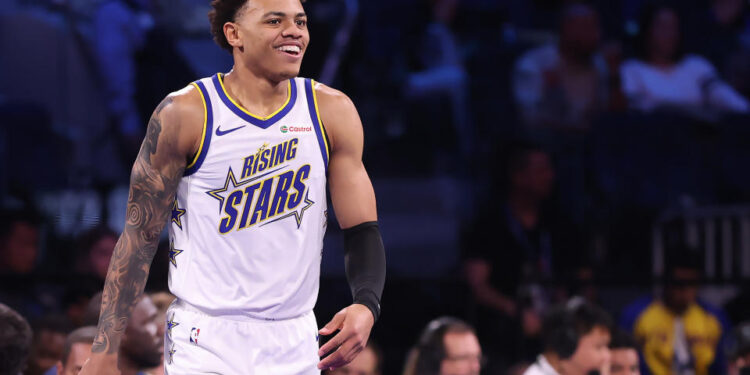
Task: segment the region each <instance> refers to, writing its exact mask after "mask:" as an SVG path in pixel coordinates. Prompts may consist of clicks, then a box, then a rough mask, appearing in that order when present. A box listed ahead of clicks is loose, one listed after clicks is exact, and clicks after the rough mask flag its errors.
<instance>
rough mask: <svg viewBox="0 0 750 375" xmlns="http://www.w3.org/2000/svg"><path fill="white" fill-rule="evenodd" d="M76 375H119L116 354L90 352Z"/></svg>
mask: <svg viewBox="0 0 750 375" xmlns="http://www.w3.org/2000/svg"><path fill="white" fill-rule="evenodd" d="M78 375H120V370H119V369H118V368H117V354H103V353H92V354H91V357H89V359H87V360H86V362H84V363H83V367H82V368H81V371H80V372H79V373H78Z"/></svg>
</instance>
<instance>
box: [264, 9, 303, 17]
mask: <svg viewBox="0 0 750 375" xmlns="http://www.w3.org/2000/svg"><path fill="white" fill-rule="evenodd" d="M269 16H276V17H286V13H284V12H278V11H272V12H268V13H266V14H264V15H263V18H266V17H269ZM294 17H295V18H299V17H307V14H305V12H299V13H297V14H296V15H295V16H294Z"/></svg>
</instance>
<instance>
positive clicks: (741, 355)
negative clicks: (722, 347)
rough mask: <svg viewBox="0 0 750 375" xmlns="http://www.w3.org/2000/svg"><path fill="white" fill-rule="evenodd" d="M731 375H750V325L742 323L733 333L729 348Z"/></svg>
mask: <svg viewBox="0 0 750 375" xmlns="http://www.w3.org/2000/svg"><path fill="white" fill-rule="evenodd" d="M728 374H729V375H747V374H750V323H747V322H745V323H742V324H739V325H738V326H737V328H735V329H734V331H732V338H731V342H730V346H729V372H728Z"/></svg>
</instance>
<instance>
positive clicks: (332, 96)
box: [315, 82, 354, 111]
mask: <svg viewBox="0 0 750 375" xmlns="http://www.w3.org/2000/svg"><path fill="white" fill-rule="evenodd" d="M315 95H316V96H317V97H318V105H319V106H320V107H321V108H320V110H321V111H322V110H323V108H322V107H332V108H335V109H345V108H347V107H351V108H352V109H354V103H353V102H352V100H351V99H349V97H348V96H346V94H344V93H343V92H341V91H340V90H336V89H334V88H333V87H330V86H326V85H324V84H322V83H320V82H315Z"/></svg>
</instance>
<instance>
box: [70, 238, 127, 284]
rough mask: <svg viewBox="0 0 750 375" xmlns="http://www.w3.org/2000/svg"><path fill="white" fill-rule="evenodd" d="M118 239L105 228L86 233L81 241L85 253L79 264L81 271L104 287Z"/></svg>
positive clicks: (80, 244)
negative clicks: (94, 278)
mask: <svg viewBox="0 0 750 375" xmlns="http://www.w3.org/2000/svg"><path fill="white" fill-rule="evenodd" d="M118 237H119V236H118V235H117V233H115V232H114V231H112V230H110V229H109V228H107V227H105V226H98V227H95V228H92V229H91V230H89V231H87V232H86V233H84V234H83V235H82V236H81V238H80V240H79V249H81V251H82V252H83V253H82V254H81V256H80V258H79V260H78V264H77V268H78V269H79V271H80V272H82V273H84V274H90V275H92V276H94V277H96V280H97V281H98V282H100V284H101V285H103V283H104V280H105V279H106V278H107V271H108V270H109V261H110V259H112V253H113V252H114V250H115V245H117V239H118Z"/></svg>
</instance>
